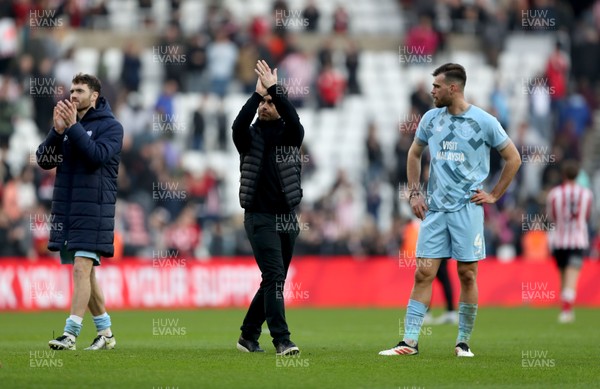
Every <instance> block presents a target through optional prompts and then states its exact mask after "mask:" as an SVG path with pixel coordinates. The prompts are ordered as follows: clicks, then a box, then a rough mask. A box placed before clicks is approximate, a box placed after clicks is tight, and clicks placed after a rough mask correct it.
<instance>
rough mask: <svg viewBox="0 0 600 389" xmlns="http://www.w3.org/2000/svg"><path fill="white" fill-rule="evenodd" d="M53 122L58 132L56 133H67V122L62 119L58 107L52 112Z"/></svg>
mask: <svg viewBox="0 0 600 389" xmlns="http://www.w3.org/2000/svg"><path fill="white" fill-rule="evenodd" d="M52 121H53V124H54V129H55V130H56V132H58V133H59V134H62V133H64V132H65V128H67V125H66V124H65V121H64V120H63V119H62V117H61V115H60V112H59V110H58V106H57V105H56V106H54V111H53V112H52Z"/></svg>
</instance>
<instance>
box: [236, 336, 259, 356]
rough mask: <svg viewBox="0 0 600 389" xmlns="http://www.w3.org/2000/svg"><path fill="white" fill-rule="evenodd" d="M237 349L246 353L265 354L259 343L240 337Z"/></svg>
mask: <svg viewBox="0 0 600 389" xmlns="http://www.w3.org/2000/svg"><path fill="white" fill-rule="evenodd" d="M237 349H238V350H240V351H243V352H245V353H264V352H265V350H263V349H262V348H260V345H259V344H258V342H257V341H254V340H246V339H244V338H242V337H241V336H240V338H239V339H238V342H237Z"/></svg>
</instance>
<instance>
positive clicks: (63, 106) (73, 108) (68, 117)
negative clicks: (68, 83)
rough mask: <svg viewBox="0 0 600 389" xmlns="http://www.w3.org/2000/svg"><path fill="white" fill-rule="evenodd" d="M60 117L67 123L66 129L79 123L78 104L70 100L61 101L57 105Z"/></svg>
mask: <svg viewBox="0 0 600 389" xmlns="http://www.w3.org/2000/svg"><path fill="white" fill-rule="evenodd" d="M57 107H58V112H59V115H60V117H61V118H62V120H63V121H64V123H65V126H66V128H68V127H71V126H72V125H73V124H75V123H77V103H72V102H70V101H69V100H64V101H59V102H58V104H57Z"/></svg>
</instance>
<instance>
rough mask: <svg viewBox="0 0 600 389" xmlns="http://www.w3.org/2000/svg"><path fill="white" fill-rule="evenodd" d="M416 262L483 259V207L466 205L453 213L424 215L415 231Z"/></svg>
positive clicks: (429, 212)
mask: <svg viewBox="0 0 600 389" xmlns="http://www.w3.org/2000/svg"><path fill="white" fill-rule="evenodd" d="M416 256H417V258H431V259H434V258H454V259H456V260H457V261H461V262H473V261H479V260H481V259H483V258H485V240H484V237H483V207H482V206H481V205H477V204H475V203H471V202H469V203H468V204H467V205H465V206H464V207H462V208H461V209H459V210H458V211H456V212H437V211H427V214H426V215H425V220H423V221H422V222H421V226H420V227H419V238H418V239H417V252H416Z"/></svg>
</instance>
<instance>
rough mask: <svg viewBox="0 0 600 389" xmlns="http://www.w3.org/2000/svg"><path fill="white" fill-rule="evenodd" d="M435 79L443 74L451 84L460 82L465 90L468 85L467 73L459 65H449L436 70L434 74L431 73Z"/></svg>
mask: <svg viewBox="0 0 600 389" xmlns="http://www.w3.org/2000/svg"><path fill="white" fill-rule="evenodd" d="M431 74H432V75H433V76H434V77H436V76H437V75H439V74H443V75H444V76H445V77H446V80H448V81H450V82H452V81H453V82H458V83H460V84H461V85H462V87H463V88H464V87H465V85H466V84H467V72H466V71H465V68H464V67H463V66H462V65H459V64H457V63H447V64H444V65H442V66H440V67H439V68H437V69H435V70H434V71H433V73H431Z"/></svg>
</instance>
